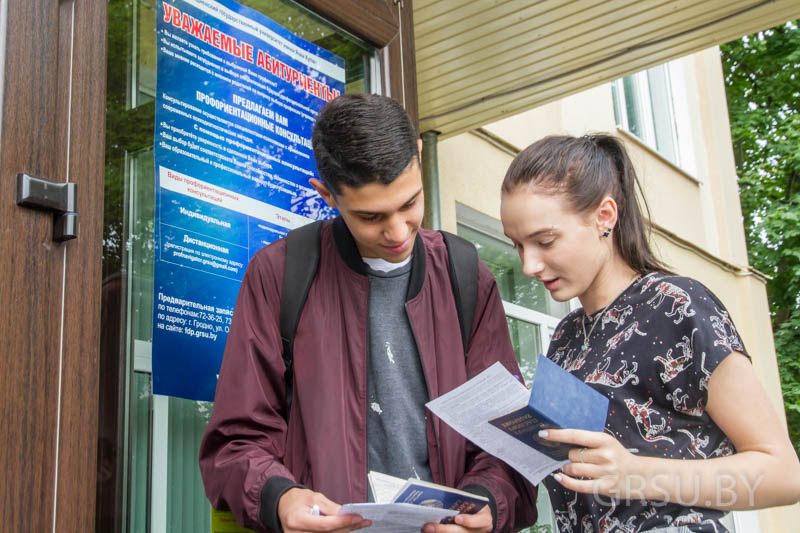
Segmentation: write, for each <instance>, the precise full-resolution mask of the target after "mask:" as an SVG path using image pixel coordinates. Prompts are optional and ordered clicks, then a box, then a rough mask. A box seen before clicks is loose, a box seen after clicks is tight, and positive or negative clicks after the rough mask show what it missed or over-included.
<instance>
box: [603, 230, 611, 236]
mask: <svg viewBox="0 0 800 533" xmlns="http://www.w3.org/2000/svg"><path fill="white" fill-rule="evenodd" d="M609 235H611V228H606V230H605V231H604V232H603V237H608V236H609Z"/></svg>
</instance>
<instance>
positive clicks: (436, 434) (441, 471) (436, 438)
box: [403, 302, 445, 485]
mask: <svg viewBox="0 0 800 533" xmlns="http://www.w3.org/2000/svg"><path fill="white" fill-rule="evenodd" d="M403 307H405V310H406V317H408V316H409V314H408V302H406V303H405V304H404V305H403ZM408 328H409V329H410V330H411V336H412V337H413V338H414V344H415V345H416V347H417V357H419V366H420V367H421V368H422V375H423V377H424V378H425V390H427V391H428V401H431V400H432V399H433V398H432V397H431V396H432V395H431V387H430V385H429V380H428V372H427V370H426V369H425V362H424V360H423V358H422V350H420V349H419V341H418V340H417V332H416V331H414V324H413V323H412V322H411V319H410V318H409V320H408ZM426 403H427V402H426ZM429 416H430V417H431V426H433V439H434V441H435V442H436V456H437V457H438V459H439V468H438V470H439V480H435V481H436V482H437V483H441V484H442V485H444V484H445V481H444V462H442V445H441V443H440V442H439V430H438V428H437V427H436V416H435V415H434V414H433V413H430V412H429ZM428 462H429V463H430V458H429V459H428ZM431 473H433V469H431Z"/></svg>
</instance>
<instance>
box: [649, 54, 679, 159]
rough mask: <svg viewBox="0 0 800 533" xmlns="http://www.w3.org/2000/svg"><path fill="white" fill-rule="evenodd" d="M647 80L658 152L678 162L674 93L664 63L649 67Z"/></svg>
mask: <svg viewBox="0 0 800 533" xmlns="http://www.w3.org/2000/svg"><path fill="white" fill-rule="evenodd" d="M647 82H648V86H649V87H650V105H651V106H652V107H653V129H654V130H655V134H656V138H655V145H656V149H657V150H658V153H660V154H661V155H663V156H664V157H666V158H667V159H669V160H670V161H672V162H673V163H675V164H678V157H677V151H676V149H675V123H674V119H673V117H674V115H675V114H674V113H673V110H672V95H671V92H670V84H669V77H668V76H667V69H666V68H665V66H664V65H659V66H657V67H653V68H651V69H648V71H647Z"/></svg>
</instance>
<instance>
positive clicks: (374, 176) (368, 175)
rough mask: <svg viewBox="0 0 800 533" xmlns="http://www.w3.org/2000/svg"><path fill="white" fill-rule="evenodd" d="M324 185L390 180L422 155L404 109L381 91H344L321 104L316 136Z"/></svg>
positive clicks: (336, 189) (333, 189) (332, 187)
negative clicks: (322, 105) (364, 92)
mask: <svg viewBox="0 0 800 533" xmlns="http://www.w3.org/2000/svg"><path fill="white" fill-rule="evenodd" d="M311 141H312V144H313V146H314V159H315V160H316V162H317V171H318V172H319V176H320V178H321V179H322V181H323V183H325V186H326V187H328V189H329V190H330V191H331V192H333V193H334V194H338V193H339V192H341V189H340V187H341V186H342V185H346V186H348V187H361V186H362V185H367V184H369V183H375V182H378V183H382V184H384V185H388V184H389V183H391V182H392V181H394V180H395V178H397V176H399V175H400V174H401V173H402V172H403V171H404V170H405V169H406V167H408V165H409V163H411V161H412V159H414V158H417V157H418V150H417V132H416V130H415V128H414V125H413V124H412V123H411V119H410V118H409V116H408V113H406V111H405V109H403V107H402V106H401V105H400V104H398V103H397V102H396V101H394V100H392V99H391V98H388V97H386V96H379V95H377V94H343V95H341V96H339V97H337V98H335V99H334V100H332V101H331V102H329V103H328V104H327V105H326V106H325V107H323V108H322V111H320V113H319V115H318V116H317V121H316V123H315V124H314V133H313V134H312V137H311Z"/></svg>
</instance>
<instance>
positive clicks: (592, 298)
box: [578, 256, 639, 315]
mask: <svg viewBox="0 0 800 533" xmlns="http://www.w3.org/2000/svg"><path fill="white" fill-rule="evenodd" d="M638 277H639V274H637V272H636V271H635V270H633V269H632V268H631V267H630V266H628V264H627V263H625V262H624V261H623V260H622V259H621V258H619V257H617V256H615V257H614V259H612V260H611V261H609V262H608V263H607V267H606V268H601V269H600V271H599V272H598V273H597V276H595V278H594V281H593V282H592V284H591V285H590V286H589V288H588V289H587V290H586V292H584V293H583V294H581V295H579V296H578V299H579V300H580V301H581V305H582V306H583V310H584V312H585V313H586V314H587V315H591V314H592V313H594V312H596V311H599V310H601V309H603V308H604V307H607V306H608V305H610V304H611V302H613V301H614V300H616V298H617V296H619V295H620V294H621V293H622V292H623V291H624V290H625V289H627V288H628V286H629V285H630V284H631V282H633V280H635V279H636V278H638Z"/></svg>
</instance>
